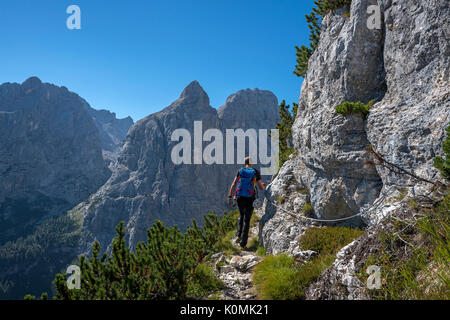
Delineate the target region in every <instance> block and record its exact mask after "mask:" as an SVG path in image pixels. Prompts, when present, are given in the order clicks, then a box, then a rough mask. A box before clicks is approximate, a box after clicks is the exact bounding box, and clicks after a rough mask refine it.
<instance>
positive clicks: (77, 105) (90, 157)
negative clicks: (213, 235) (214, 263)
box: [0, 77, 279, 298]
mask: <svg viewBox="0 0 450 320" xmlns="http://www.w3.org/2000/svg"><path fill="white" fill-rule="evenodd" d="M194 121H202V124H203V129H204V130H206V129H208V128H216V129H219V130H221V131H222V132H225V130H226V129H227V128H229V129H234V128H242V129H244V130H246V129H248V128H253V129H272V128H275V126H276V123H277V122H278V121H279V115H278V100H277V98H276V97H275V96H274V95H273V93H271V92H270V91H265V90H258V89H254V90H250V89H247V90H241V91H238V92H237V93H235V94H233V95H231V96H230V97H229V98H228V99H227V101H226V103H225V104H224V105H223V106H221V107H220V108H219V109H218V110H216V109H214V108H213V107H211V106H210V105H209V98H208V95H207V94H206V93H205V92H204V90H203V89H202V88H201V86H200V84H199V83H198V82H197V81H193V82H192V83H191V84H189V85H188V86H187V87H186V88H185V89H184V90H183V92H182V93H181V95H180V98H179V99H177V100H176V101H175V102H173V103H172V104H171V105H170V106H168V107H167V108H165V109H163V110H162V111H160V112H157V113H155V114H152V115H149V116H148V117H146V118H144V119H142V120H140V121H138V122H137V123H136V124H134V125H133V120H132V119H131V118H130V117H127V118H125V119H117V118H116V116H115V114H114V113H111V112H109V111H107V110H95V109H93V108H92V107H91V106H90V105H89V104H88V103H87V102H86V101H85V100H84V99H82V98H81V97H79V96H78V95H77V94H75V93H73V92H70V91H69V90H68V89H67V88H65V87H57V86H55V85H52V84H48V83H42V82H41V81H40V80H39V79H38V78H36V77H32V78H29V79H28V80H26V81H25V82H24V83H22V84H17V83H5V84H3V85H1V86H0V177H1V179H0V221H1V224H0V298H22V297H23V296H24V294H26V293H32V294H35V295H38V294H40V293H41V292H42V291H43V290H44V291H45V290H47V291H50V290H51V288H50V286H51V281H52V280H53V278H54V276H55V274H56V273H57V272H61V271H64V268H65V267H66V266H67V265H68V264H70V263H71V261H72V260H73V259H74V258H75V257H76V256H77V254H79V253H87V254H89V253H90V248H91V245H92V243H93V241H95V240H99V241H100V243H101V244H102V247H103V249H104V250H107V248H108V246H109V245H110V244H111V240H112V237H113V235H114V227H115V226H116V225H117V224H118V223H119V221H125V223H126V226H127V240H128V242H129V244H130V245H131V246H135V245H136V243H137V242H138V241H142V240H144V239H145V234H146V229H147V228H149V227H150V226H151V225H152V224H153V222H154V221H155V219H160V220H162V221H163V222H165V223H166V224H169V225H177V226H179V227H180V228H181V229H185V228H186V226H187V225H189V224H190V223H191V221H192V219H197V220H198V221H199V222H200V223H201V220H202V217H203V215H205V214H207V213H208V212H210V211H211V210H213V211H215V212H216V213H221V212H222V211H224V210H226V209H227V205H226V201H225V197H226V193H227V188H228V186H229V184H230V183H231V182H232V180H233V178H234V175H235V173H236V171H237V169H238V167H239V166H240V165H207V164H200V165H186V164H182V165H175V164H173V163H172V161H171V159H170V150H171V148H172V147H173V145H174V144H175V142H173V141H171V133H172V132H173V131H174V130H175V129H178V128H185V129H187V130H189V131H190V132H193V124H194ZM66 212H69V213H68V214H66ZM8 241H9V242H8ZM7 242H8V243H7Z"/></svg>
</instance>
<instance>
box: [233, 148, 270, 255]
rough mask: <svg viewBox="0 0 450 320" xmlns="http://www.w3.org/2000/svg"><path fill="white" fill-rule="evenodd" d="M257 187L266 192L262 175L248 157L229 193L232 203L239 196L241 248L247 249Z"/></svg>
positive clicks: (238, 230)
mask: <svg viewBox="0 0 450 320" xmlns="http://www.w3.org/2000/svg"><path fill="white" fill-rule="evenodd" d="M257 186H258V187H259V189H260V190H264V184H263V183H262V181H261V174H260V173H259V171H258V170H256V169H255V168H253V164H252V162H251V159H250V157H246V158H245V167H244V168H242V169H240V170H239V171H238V172H237V174H236V177H235V178H234V181H233V184H232V185H231V187H230V191H229V193H228V199H229V201H230V202H231V201H232V198H233V194H234V193H236V196H237V205H238V207H239V213H240V216H239V221H238V226H237V234H236V235H237V241H238V242H239V245H240V246H241V248H245V246H246V245H247V239H248V231H249V228H250V219H251V217H252V213H253V201H255V199H256V192H257V189H256V188H257Z"/></svg>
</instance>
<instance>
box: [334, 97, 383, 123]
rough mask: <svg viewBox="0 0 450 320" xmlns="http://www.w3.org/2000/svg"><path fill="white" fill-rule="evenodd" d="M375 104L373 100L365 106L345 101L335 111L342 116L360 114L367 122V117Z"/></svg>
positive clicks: (360, 103)
mask: <svg viewBox="0 0 450 320" xmlns="http://www.w3.org/2000/svg"><path fill="white" fill-rule="evenodd" d="M374 103H375V101H374V100H371V101H370V102H368V103H367V104H364V103H362V102H359V101H358V102H348V101H345V102H343V103H341V104H339V105H337V106H336V108H335V111H336V113H338V114H341V115H344V116H345V115H349V114H355V113H360V114H361V116H362V118H363V119H364V120H365V119H366V118H367V115H368V114H369V111H370V108H371V107H372V105H373V104H374Z"/></svg>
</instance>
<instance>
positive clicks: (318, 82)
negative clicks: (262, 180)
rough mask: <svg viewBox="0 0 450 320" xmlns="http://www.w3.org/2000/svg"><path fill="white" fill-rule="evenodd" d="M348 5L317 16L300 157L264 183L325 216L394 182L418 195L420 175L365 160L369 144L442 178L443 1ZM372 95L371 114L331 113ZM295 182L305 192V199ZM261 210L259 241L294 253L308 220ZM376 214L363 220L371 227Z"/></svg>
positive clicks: (293, 205) (298, 125)
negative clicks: (373, 13)
mask: <svg viewBox="0 0 450 320" xmlns="http://www.w3.org/2000/svg"><path fill="white" fill-rule="evenodd" d="M373 4H378V5H379V6H380V7H381V12H382V13H383V14H382V28H381V29H380V30H377V29H373V30H371V29H369V28H368V27H367V25H366V23H367V20H368V18H369V15H368V14H367V8H368V6H369V5H373ZM350 11H351V12H350V17H346V16H345V15H343V13H344V12H345V10H337V11H336V12H333V13H330V14H328V15H327V16H326V17H324V19H323V23H322V31H321V36H320V42H319V46H318V48H317V49H316V51H315V52H314V54H313V56H312V57H311V59H310V61H309V67H308V73H307V76H306V78H305V80H304V82H303V85H302V90H301V94H300V102H299V111H298V113H297V117H296V120H295V123H294V125H293V127H292V132H293V142H294V145H295V149H296V151H297V153H298V156H296V157H293V158H292V159H291V160H289V161H288V162H286V163H285V165H284V166H283V168H282V169H281V170H280V172H279V174H278V176H277V177H276V178H275V179H274V181H273V182H272V185H271V186H270V188H269V194H270V195H271V197H272V199H274V200H276V199H277V198H279V197H281V198H284V199H286V201H285V202H284V203H283V206H285V207H286V208H290V209H292V210H295V211H296V212H299V211H298V210H299V207H300V206H302V205H303V204H304V203H305V202H307V201H310V203H311V204H312V207H313V209H314V215H315V217H317V218H321V219H335V218H342V217H349V216H352V215H354V214H355V213H358V212H360V210H361V209H363V208H367V207H369V206H371V204H373V203H374V201H375V200H376V199H377V198H378V197H379V196H380V192H383V193H384V192H388V191H389V190H390V188H391V187H393V186H397V185H401V186H405V187H408V184H409V183H411V182H414V184H415V185H416V187H414V188H415V189H417V190H416V192H419V190H420V188H421V186H420V184H419V183H418V182H417V181H413V180H411V178H410V177H408V176H405V175H397V174H393V173H392V172H391V171H389V170H387V169H385V168H383V167H382V166H379V165H374V164H373V163H370V162H368V161H367V160H372V159H371V158H370V156H369V155H368V154H367V152H366V151H365V149H366V148H367V146H368V145H372V147H373V149H374V150H375V151H376V152H378V153H379V154H381V155H382V156H383V157H384V158H385V159H386V160H388V161H390V162H392V163H394V164H396V165H398V166H400V167H402V168H405V169H407V170H410V171H412V172H413V173H415V174H416V175H419V176H423V177H424V178H427V179H438V172H437V170H436V169H434V168H433V164H432V162H433V161H432V159H433V157H434V156H436V155H438V154H440V153H441V142H442V140H443V139H444V136H445V127H446V126H447V125H448V123H449V114H450V95H449V87H450V86H449V79H450V74H449V59H450V58H449V57H450V55H449V42H448V31H447V30H448V29H449V13H450V9H449V3H448V1H445V0H438V1H413V0H410V1H390V0H385V1H369V0H354V1H352V4H351V10H350ZM372 99H373V100H375V101H376V103H375V105H374V106H373V107H372V108H371V110H370V113H369V116H368V118H367V120H364V119H363V118H362V117H361V115H358V114H353V115H348V116H343V115H339V114H336V112H335V106H336V105H338V104H339V103H341V102H344V101H351V102H357V101H361V102H363V103H367V102H368V101H370V100H372ZM292 188H293V189H294V190H292ZM295 189H299V190H301V189H305V190H308V199H307V198H305V197H304V195H303V194H302V193H300V192H297V191H295ZM265 210H266V215H265V216H264V217H263V219H262V221H261V226H260V228H261V231H260V240H261V242H262V243H264V246H265V247H266V249H267V250H268V252H279V251H286V250H287V251H289V250H292V248H293V247H295V246H297V243H298V239H299V237H300V236H301V234H302V228H303V227H304V225H305V223H304V222H301V221H302V220H301V219H296V220H297V221H295V219H292V218H290V217H288V216H287V215H286V213H285V212H283V211H281V210H279V209H277V208H274V206H273V205H271V204H270V203H267V202H266V204H265ZM379 214H381V213H380V212H377V211H374V212H372V213H371V214H370V215H369V214H367V215H364V217H363V218H364V220H365V222H367V223H369V224H371V223H374V222H375V221H377V220H378V219H377V216H378V215H379ZM348 223H349V224H360V223H361V221H356V219H351V220H349V221H348Z"/></svg>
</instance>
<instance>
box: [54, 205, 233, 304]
mask: <svg viewBox="0 0 450 320" xmlns="http://www.w3.org/2000/svg"><path fill="white" fill-rule="evenodd" d="M235 224H236V212H235V211H231V212H230V213H228V214H226V215H224V216H222V217H218V216H217V215H215V214H213V213H210V214H209V215H207V216H205V217H204V225H203V227H202V228H199V227H198V226H197V224H196V222H195V221H193V226H192V227H190V228H188V230H187V231H186V232H185V233H184V234H183V233H181V231H180V230H179V229H178V227H166V226H164V224H163V223H162V222H160V221H156V222H155V223H154V224H153V226H152V227H151V228H150V229H148V230H147V242H146V243H144V242H141V243H139V244H138V245H137V247H136V250H135V252H133V251H132V250H130V248H128V247H127V245H126V242H125V227H124V223H123V222H121V223H120V224H119V225H118V226H117V227H116V232H117V235H116V237H115V238H114V240H113V242H112V250H111V255H108V254H106V253H104V254H103V255H102V257H99V253H100V244H99V243H98V242H95V244H94V246H93V249H92V257H91V258H89V259H87V258H86V257H84V256H81V257H80V260H79V267H80V269H81V288H80V289H79V290H77V289H73V290H70V289H69V288H68V287H67V284H66V275H64V274H58V275H56V278H55V287H56V291H57V294H56V296H55V298H56V299H64V300H96V299H99V300H116V299H120V300H141V299H168V300H172V299H186V298H200V297H197V296H189V295H188V294H191V295H192V294H194V295H195V294H202V295H203V294H205V293H207V292H209V291H210V290H213V289H219V288H220V282H219V281H218V280H217V279H213V274H212V273H211V272H209V270H208V269H207V267H205V266H201V264H202V263H203V262H205V261H206V260H207V257H208V255H210V254H212V253H214V252H217V251H220V250H221V249H222V248H221V241H220V239H221V238H223V237H225V236H226V234H227V233H229V231H230V230H232V229H234V228H235ZM200 266H201V267H200ZM205 279H207V280H208V281H205Z"/></svg>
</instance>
